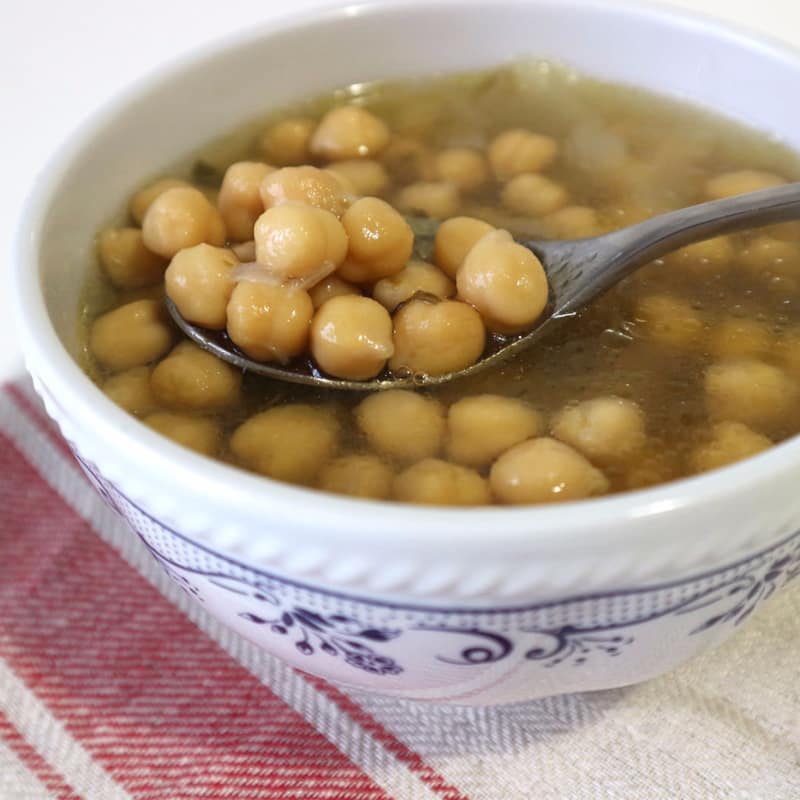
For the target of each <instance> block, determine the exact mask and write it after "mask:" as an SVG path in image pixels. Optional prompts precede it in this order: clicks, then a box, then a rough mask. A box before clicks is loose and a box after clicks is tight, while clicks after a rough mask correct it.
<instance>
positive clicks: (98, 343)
mask: <svg viewBox="0 0 800 800" xmlns="http://www.w3.org/2000/svg"><path fill="white" fill-rule="evenodd" d="M171 345H172V329H171V328H170V326H169V321H168V318H167V314H166V311H165V309H164V306H163V305H162V304H161V303H159V302H158V301H157V300H136V301H134V302H133V303H127V304H126V305H124V306H119V307H118V308H115V309H114V310H113V311H109V312H108V313H107V314H103V315H102V316H100V317H98V318H97V319H96V320H95V322H94V325H92V330H91V333H90V335H89V349H90V350H91V351H92V354H93V355H94V357H95V358H96V359H97V360H98V361H99V362H100V364H102V365H103V366H104V367H105V368H106V369H109V370H111V371H112V372H121V371H122V370H125V369H130V368H131V367H140V366H142V365H144V364H148V363H150V362H151V361H154V360H155V359H157V358H159V357H160V356H163V355H164V353H166V352H167V350H169V348H170V347H171Z"/></svg>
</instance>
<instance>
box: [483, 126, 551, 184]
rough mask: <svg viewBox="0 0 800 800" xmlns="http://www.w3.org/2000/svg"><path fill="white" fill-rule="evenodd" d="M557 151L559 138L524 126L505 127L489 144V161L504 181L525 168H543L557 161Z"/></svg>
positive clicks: (497, 176) (532, 170)
mask: <svg viewBox="0 0 800 800" xmlns="http://www.w3.org/2000/svg"><path fill="white" fill-rule="evenodd" d="M557 155H558V144H557V143H556V140H555V139H553V138H552V137H550V136H543V135H542V134H539V133H531V131H527V130H524V129H523V128H514V129H513V130H508V131H504V132H503V133H501V134H499V135H498V136H496V137H495V138H494V139H493V140H492V142H491V144H490V145H489V163H490V164H491V165H492V170H493V171H494V175H495V177H496V178H497V179H498V180H500V181H506V180H508V179H509V178H513V177H514V176H515V175H521V174H522V173H524V172H541V171H542V170H543V169H546V168H547V167H549V166H550V165H551V164H552V163H553V161H555V159H556V156H557Z"/></svg>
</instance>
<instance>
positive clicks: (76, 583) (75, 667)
mask: <svg viewBox="0 0 800 800" xmlns="http://www.w3.org/2000/svg"><path fill="white" fill-rule="evenodd" d="M799 634H800V585H797V586H793V587H792V588H790V589H788V590H787V591H785V592H783V593H782V594H781V595H779V596H778V597H777V598H776V599H775V600H774V601H773V602H771V603H770V604H769V605H768V606H767V607H766V608H765V609H764V610H762V611H761V612H759V613H758V614H757V615H756V618H755V619H754V620H753V621H752V623H751V624H749V625H747V626H745V627H744V628H743V629H742V631H741V632H740V633H739V634H738V635H736V636H735V637H734V638H733V639H732V640H730V641H729V642H727V643H726V644H724V645H723V646H721V647H720V648H718V649H717V650H716V651H714V652H713V653H710V654H707V655H705V656H703V657H701V658H698V659H696V660H695V661H693V662H692V663H690V664H688V665H686V666H684V667H683V668H681V669H679V670H677V671H675V672H673V673H672V674H670V675H668V676H666V677H663V678H661V679H658V680H654V681H650V682H649V683H646V684H644V685H641V686H636V687H631V688H627V689H620V690H616V691H609V692H600V693H594V694H586V695H571V696H564V697H555V698H549V699H545V700H539V701H536V702H532V703H528V704H525V705H519V706H514V707H507V708H478V709H468V708H451V707H436V706H428V705H421V704H413V703H406V702H401V701H396V700H387V699H381V698H378V697H372V696H365V695H357V694H352V693H345V692H342V691H340V690H338V689H336V688H334V687H332V686H330V685H329V684H327V683H325V682H324V681H321V680H319V679H316V678H313V677H311V676H308V675H304V674H301V673H298V672H296V671H294V670H292V669H290V668H288V667H286V666H284V665H283V664H282V663H280V662H278V661H276V660H275V659H273V658H271V657H270V656H268V655H265V654H264V653H262V652H260V651H259V650H257V649H256V648H255V647H254V646H253V645H251V644H249V643H248V642H247V641H245V640H243V639H241V638H240V637H239V636H237V635H236V634H233V633H231V632H230V631H228V630H227V629H225V628H223V627H222V626H221V625H219V624H217V623H216V622H215V621H214V620H213V619H212V618H211V617H209V616H208V615H207V614H206V613H205V612H204V610H203V609H202V608H200V607H198V606H196V605H195V604H194V603H193V602H192V601H191V599H190V598H189V597H187V596H186V595H185V594H183V593H182V592H181V590H180V589H179V588H178V587H177V586H176V585H175V584H174V583H172V582H171V581H170V580H169V579H168V578H167V577H166V576H165V575H164V574H163V573H162V572H161V568H160V567H159V566H158V565H157V564H156V563H155V561H153V560H152V558H151V557H150V556H149V554H148V553H147V552H146V551H145V549H144V547H143V546H142V545H141V544H140V543H139V541H138V539H137V538H136V537H135V536H134V535H132V534H131V532H130V531H129V529H128V528H127V527H126V524H125V523H124V522H123V521H122V520H120V519H119V518H118V517H117V516H116V515H115V513H114V512H113V511H111V510H110V509H109V508H108V507H106V506H105V505H104V503H103V501H102V500H101V499H100V498H99V497H98V496H97V495H96V494H95V493H94V491H93V490H92V489H91V488H90V486H89V484H88V483H87V481H86V480H85V478H84V477H83V474H82V472H81V471H80V469H79V468H78V466H77V464H76V462H75V461H74V460H73V459H72V457H71V456H70V453H69V451H68V449H67V447H66V446H65V444H64V442H63V441H62V440H61V439H60V438H59V436H58V434H57V432H56V431H55V429H54V428H53V426H52V425H51V424H50V422H49V421H48V420H47V419H46V417H45V416H44V414H43V413H42V411H41V408H40V406H39V404H38V402H37V401H36V399H35V397H34V395H33V393H32V390H31V388H30V385H29V384H28V382H26V381H22V382H19V383H17V384H14V385H9V386H7V387H5V389H4V390H2V391H0V799H1V800H40V798H64V799H65V800H66V798H70V800H72V799H74V798H92V799H94V798H97V800H122V798H125V799H126V800H127V799H128V798H141V799H142V800H179V799H180V798H265V799H266V800H270V798H276V799H277V798H281V799H282V800H283V799H286V798H298V800H299V799H300V798H302V799H303V800H323V799H324V800H373V799H375V800H377V798H396V800H410V799H411V798H415V799H416V798H420V799H423V798H424V799H425V800H466V799H467V798H473V799H474V800H516V799H517V798H519V799H520V800H556V799H558V800H562V799H563V798H566V799H567V800H584V799H586V800H588V799H589V798H591V799H592V800H600V799H602V800H605V798H620V799H621V800H639V799H640V798H641V799H642V800H661V799H662V798H663V800H686V799H691V798H703V799H705V798H742V799H743V800H744V799H745V798H747V799H748V800H749V799H751V798H752V799H753V800H797V799H798V798H800V636H799Z"/></svg>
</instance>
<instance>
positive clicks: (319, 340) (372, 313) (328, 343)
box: [311, 296, 394, 381]
mask: <svg viewBox="0 0 800 800" xmlns="http://www.w3.org/2000/svg"><path fill="white" fill-rule="evenodd" d="M392 353H394V345H393V344H392V318H391V317H390V316H389V312H388V311H387V310H386V309H385V308H384V307H383V306H382V305H381V304H380V303H377V302H375V300H372V299H370V298H369V297H353V296H344V297H334V298H332V299H331V300H328V302H326V303H324V304H323V305H322V306H321V307H320V308H319V310H318V311H317V313H316V314H315V315H314V320H313V322H312V323H311V354H312V356H313V357H314V361H316V363H317V365H318V366H319V367H320V369H322V370H323V371H324V372H327V373H328V374H329V375H333V376H335V377H337V378H347V379H348V380H354V381H363V380H367V379H368V378H374V377H375V376H376V375H377V374H378V373H379V372H381V370H383V368H384V367H385V366H386V360H387V359H388V358H390V357H391V355H392Z"/></svg>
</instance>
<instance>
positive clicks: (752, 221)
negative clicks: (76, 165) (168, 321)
mask: <svg viewBox="0 0 800 800" xmlns="http://www.w3.org/2000/svg"><path fill="white" fill-rule="evenodd" d="M270 176H271V177H270ZM172 191H173V192H174V191H176V190H175V189H173V190H172ZM177 191H181V190H180V189H177ZM190 191H193V190H190ZM265 191H266V194H267V196H268V197H272V198H273V199H274V200H275V201H276V203H275V205H273V206H271V207H269V208H268V209H267V210H266V211H265V212H264V213H262V214H260V215H259V216H258V218H257V220H256V221H255V224H254V228H253V234H254V240H253V242H248V243H245V244H243V245H240V246H238V247H236V248H234V250H233V251H230V256H229V257H228V258H227V259H222V261H221V260H220V258H219V255H218V254H219V250H218V248H211V247H209V248H208V252H207V253H206V254H205V257H204V254H203V253H202V252H200V253H198V252H196V250H197V248H191V249H189V250H183V251H181V252H179V253H178V254H177V255H176V256H175V257H174V258H173V259H172V262H171V264H170V266H169V268H168V269H167V273H166V286H167V306H168V309H169V312H170V314H171V316H172V318H173V319H174V321H175V322H176V324H177V325H178V327H179V328H180V329H181V330H182V331H183V332H184V333H185V334H186V335H187V336H188V337H189V338H190V339H192V340H193V341H194V342H196V343H197V344H198V345H200V346H201V347H203V348H205V349H206V350H208V351H210V352H212V353H214V354H215V355H216V356H218V357H219V358H221V359H223V360H225V361H227V362H229V363H231V364H233V365H235V366H237V367H239V368H241V369H242V370H246V371H248V372H254V373H258V374H261V375H265V376H267V377H269V378H273V379H277V380H283V381H289V382H292V383H302V384H309V385H315V386H322V387H326V388H333V389H345V390H358V391H370V390H378V389H388V388H397V387H400V386H407V385H417V386H428V385H436V384H442V383H446V382H448V381H452V380H455V379H456V378H460V377H464V376H467V375H471V374H474V373H476V372H478V371H480V370H483V369H486V368H487V367H490V366H492V365H495V364H497V363H498V362H500V361H501V360H503V359H505V358H507V357H508V356H510V355H511V354H513V353H516V352H519V351H521V350H523V349H525V348H528V347H531V346H532V345H533V344H534V343H536V342H537V341H539V340H540V339H541V337H542V336H543V335H544V334H545V333H547V332H549V331H550V329H551V328H552V326H553V325H554V324H555V323H556V322H558V321H559V320H563V319H564V318H567V317H570V316H573V315H575V314H576V313H577V312H578V311H579V310H580V309H582V308H583V307H584V306H586V305H587V304H588V303H590V302H591V301H592V300H593V299H594V298H596V297H598V296H599V295H601V294H602V293H603V292H605V291H606V290H608V289H609V288H611V287H612V286H613V285H614V284H616V283H618V282H619V281H620V280H622V279H623V278H625V277H626V276H627V275H630V274H631V273H632V272H633V271H635V270H636V269H638V268H640V267H642V266H643V265H645V264H647V263H649V262H652V261H653V260H654V259H658V258H660V257H661V256H663V255H665V254H667V253H669V252H670V251H673V250H676V249H678V248H680V247H683V246H685V245H689V244H691V243H694V242H698V241H701V240H704V239H709V238H711V237H714V236H717V235H720V234H724V233H730V232H733V231H738V230H741V229H744V228H752V227H759V226H763V225H770V224H775V223H780V222H786V221H789V220H793V219H798V218H800V183H794V184H785V185H782V186H775V187H772V188H768V189H762V190H760V191H755V192H748V193H746V194H741V195H738V196H734V197H727V198H725V199H722V200H715V201H712V202H708V203H703V204H701V205H696V206H690V207H688V208H685V209H681V210H679V211H674V212H671V213H668V214H664V215H661V216H658V217H654V218H651V219H648V220H646V221H644V222H641V223H639V224H636V225H632V226H630V227H627V228H622V229H620V230H617V231H614V232H612V233H609V234H605V235H602V236H596V237H591V238H586V239H576V240H571V241H528V240H521V241H517V240H515V239H514V238H513V237H512V235H511V234H510V233H509V232H508V231H505V230H500V229H496V228H494V227H493V226H491V225H490V224H488V223H487V222H484V221H482V220H479V219H475V218H470V217H454V218H451V219H448V220H446V221H444V222H442V223H438V222H436V221H434V220H431V219H422V218H405V217H403V216H402V215H401V214H400V212H399V211H397V210H396V209H394V208H393V207H392V206H390V205H389V204H388V203H386V202H385V201H383V200H380V199H378V198H375V197H363V198H361V199H358V200H355V202H352V204H347V203H346V200H345V197H344V195H343V194H342V192H341V187H340V185H339V184H337V179H336V178H335V177H334V176H333V175H331V174H330V173H326V172H325V171H323V170H319V169H317V168H315V167H296V168H284V169H281V170H276V171H274V172H272V173H269V174H266V175H265V176H264V178H263V182H262V190H261V193H262V196H263V194H264V193H265ZM309 196H311V197H312V198H313V200H314V202H315V203H316V205H310V204H308V202H307V198H308V197H309ZM304 200H305V202H303V201H304ZM224 203H225V197H224V186H223V194H222V195H221V197H220V205H221V206H222V207H223V208H224ZM146 222H147V221H145V235H146V233H147V224H146ZM202 247H203V246H202V245H201V248H202ZM414 254H416V255H420V256H422V255H426V256H433V260H434V261H435V263H436V264H437V265H438V266H434V265H432V264H430V263H428V262H426V261H423V260H417V259H414V258H413V255H414ZM239 257H241V259H242V260H241V261H240V260H239Z"/></svg>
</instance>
